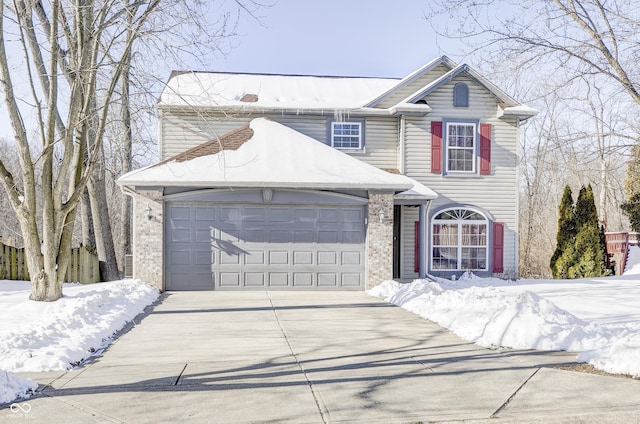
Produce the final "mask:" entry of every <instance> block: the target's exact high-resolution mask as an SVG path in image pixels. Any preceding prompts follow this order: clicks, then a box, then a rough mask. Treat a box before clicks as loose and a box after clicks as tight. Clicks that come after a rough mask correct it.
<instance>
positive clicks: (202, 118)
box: [118, 56, 536, 290]
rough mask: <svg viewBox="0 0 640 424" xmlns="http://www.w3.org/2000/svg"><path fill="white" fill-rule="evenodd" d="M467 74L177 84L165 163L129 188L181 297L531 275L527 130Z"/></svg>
mask: <svg viewBox="0 0 640 424" xmlns="http://www.w3.org/2000/svg"><path fill="white" fill-rule="evenodd" d="M535 113H536V111H535V110H533V109H531V108H529V107H527V106H525V105H523V104H521V103H518V102H517V101H516V100H514V99H513V98H512V97H510V96H509V95H508V94H506V93H505V92H503V91H502V90H500V89H499V88H497V87H496V86H495V85H493V84H492V83H491V82H489V81H488V80H487V79H486V78H484V77H483V76H481V75H480V74H478V73H477V72H476V71H474V70H473V69H472V68H470V67H469V66H467V65H457V64H455V63H454V62H452V61H451V60H450V59H449V58H447V57H444V56H443V57H440V58H437V59H435V60H433V61H431V62H429V63H428V64H426V65H425V66H423V67H422V68H420V69H418V70H417V71H415V72H413V73H412V74H410V75H408V76H407V77H405V78H403V79H387V78H353V77H320V76H298V75H262V74H236V73H214V72H174V73H173V74H172V75H171V77H170V78H169V81H168V82H167V84H166V87H165V89H164V91H163V93H162V95H161V97H160V100H159V102H158V114H159V156H160V158H159V159H160V162H158V163H157V164H154V165H152V166H149V167H146V168H143V169H139V170H136V171H132V172H130V173H128V174H126V175H124V176H122V177H121V178H120V179H119V180H118V183H119V184H120V185H121V186H122V187H123V190H125V192H127V193H129V194H130V195H131V196H132V197H133V198H134V225H133V228H134V235H133V244H134V252H133V253H134V275H135V277H137V278H142V279H144V280H146V281H148V282H150V283H153V284H155V285H157V286H158V287H159V288H161V289H165V290H191V289H193V290H213V289H216V290H217V289H256V288H257V289H265V288H269V289H274V288H282V289H358V290H363V289H365V288H369V287H371V286H374V285H376V284H379V283H380V282H382V281H383V280H385V279H392V278H396V279H413V278H417V277H424V276H426V275H427V274H432V275H437V276H446V277H453V276H454V275H460V274H461V273H462V272H464V271H467V270H471V271H473V272H475V273H477V274H480V275H496V276H508V277H513V276H515V275H516V274H517V263H518V255H517V250H518V172H517V166H518V163H517V154H518V133H519V131H518V127H519V125H520V124H521V123H522V122H523V121H525V120H526V119H528V118H530V117H532V116H534V115H535Z"/></svg>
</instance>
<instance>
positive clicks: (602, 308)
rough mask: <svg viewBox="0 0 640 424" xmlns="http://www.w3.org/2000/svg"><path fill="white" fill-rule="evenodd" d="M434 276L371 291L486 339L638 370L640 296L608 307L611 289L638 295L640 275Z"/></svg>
mask: <svg viewBox="0 0 640 424" xmlns="http://www.w3.org/2000/svg"><path fill="white" fill-rule="evenodd" d="M436 280H437V282H436V281H432V280H415V281H414V282H413V283H411V284H399V283H397V282H394V281H385V282H384V283H382V284H381V285H379V286H377V287H375V288H373V289H371V290H370V291H369V294H371V295H373V296H377V297H382V298H384V299H386V300H387V301H389V302H391V303H393V304H396V305H398V306H401V307H402V308H404V309H407V310H408V311H411V312H413V313H415V314H417V315H419V316H421V317H423V318H426V319H429V320H431V321H434V322H436V323H438V324H440V325H442V326H443V327H446V328H447V329H449V330H450V331H451V332H453V333H455V334H457V335H458V336H460V337H462V338H464V339H466V340H469V341H472V342H474V343H477V344H479V345H481V346H485V347H494V346H501V347H510V348H515V349H539V350H568V351H580V352H583V353H582V354H580V355H579V356H578V361H580V362H589V363H590V364H592V365H594V366H595V367H596V368H599V369H602V370H605V371H608V372H614V373H625V374H631V375H634V376H640V321H639V320H638V319H637V318H638V313H640V306H638V302H637V299H638V297H633V296H632V297H631V298H632V299H633V298H635V299H636V300H635V301H634V302H633V303H634V305H633V306H631V307H627V306H625V305H624V304H622V305H621V311H622V313H621V314H619V315H617V316H612V314H611V313H610V312H609V311H610V310H611V305H613V304H616V303H614V302H615V296H613V293H616V294H617V295H618V296H625V295H627V296H628V295H629V293H630V292H632V293H633V294H637V293H638V291H640V289H639V288H640V284H639V283H640V282H639V281H632V282H629V281H628V280H627V281H621V282H618V283H619V285H620V286H622V288H620V287H615V286H616V284H615V283H616V279H615V278H608V279H591V280H574V281H568V280H560V281H542V280H520V281H518V282H516V283H514V282H505V281H503V280H496V279H491V278H487V279H484V278H479V277H477V276H474V275H471V274H465V275H463V276H462V277H461V279H460V280H458V281H455V282H452V281H448V280H442V279H436ZM609 283H611V285H612V286H614V288H617V289H618V290H611V288H612V287H608V284H609ZM625 287H626V288H627V290H626V291H625V290H624V288H625ZM621 291H622V292H621ZM598 296H599V298H600V299H599V303H598V302H597V301H595V300H594V299H595V298H597V297H598ZM556 301H558V302H556ZM558 303H562V304H563V305H561V306H559V305H558ZM579 304H581V305H580V306H575V307H574V305H579ZM584 305H587V307H586V308H585V306H584ZM567 307H568V308H567ZM563 308H564V309H563ZM589 310H590V312H589Z"/></svg>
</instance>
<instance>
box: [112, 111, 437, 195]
mask: <svg viewBox="0 0 640 424" xmlns="http://www.w3.org/2000/svg"><path fill="white" fill-rule="evenodd" d="M236 145H237V146H236ZM214 146H222V149H219V148H217V150H216V148H215V147H214ZM225 146H234V147H236V149H235V150H228V149H226V148H225ZM187 153H188V154H187ZM117 182H118V184H119V185H121V186H129V187H171V186H173V187H175V186H180V187H200V188H204V187H207V188H215V187H224V188H231V187H271V188H311V189H331V190H335V189H363V190H385V191H395V192H406V191H408V193H407V194H413V195H414V196H415V197H414V198H416V199H426V200H428V199H435V198H436V197H437V194H436V193H435V192H433V191H432V190H430V189H428V188H427V187H425V186H423V185H422V184H420V183H418V182H416V181H414V180H412V179H411V178H409V177H406V176H404V175H395V174H391V173H389V172H387V171H383V170H382V169H378V168H376V167H374V166H372V165H369V164H367V163H365V162H362V161H361V160H359V159H356V158H353V157H351V156H349V155H347V154H345V153H343V152H340V151H339V150H336V149H334V148H333V147H330V146H327V145H326V144H323V143H321V142H319V141H317V140H315V139H313V138H311V137H308V136H306V135H304V134H301V133H299V132H297V131H295V130H293V129H291V128H289V127H286V126H284V125H282V124H279V123H277V122H274V121H271V120H269V119H265V118H258V119H254V120H252V121H251V122H250V123H249V125H248V126H246V127H242V128H240V129H237V130H235V131H232V132H230V133H228V134H226V135H224V136H222V137H220V139H219V140H212V141H209V142H207V143H204V144H202V145H200V146H197V147H196V148H193V149H190V150H189V151H187V152H184V153H181V154H179V155H176V156H174V157H172V158H170V159H168V160H166V161H163V162H160V163H158V164H155V165H152V166H149V167H146V168H142V169H139V170H135V171H131V172H129V173H127V174H125V175H123V176H122V177H120V178H119V179H118V181H117Z"/></svg>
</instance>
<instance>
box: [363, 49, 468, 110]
mask: <svg viewBox="0 0 640 424" xmlns="http://www.w3.org/2000/svg"><path fill="white" fill-rule="evenodd" d="M440 65H445V66H447V67H448V68H449V69H451V68H454V67H455V66H456V64H455V62H453V61H452V60H451V59H449V58H448V57H447V56H440V57H437V58H435V59H433V60H432V61H431V62H429V63H427V64H426V65H424V66H422V67H421V68H420V69H417V70H415V71H414V72H412V73H410V74H409V75H407V76H406V77H404V78H402V80H400V81H398V83H397V84H395V85H394V86H392V87H389V89H387V90H386V91H385V92H384V93H380V94H379V95H377V96H376V97H375V98H373V99H371V100H369V101H368V102H367V103H366V104H365V105H364V107H375V106H376V105H378V104H379V103H380V102H382V101H383V100H385V99H387V98H389V97H391V96H392V95H393V94H394V93H396V92H397V91H399V90H401V89H402V88H404V87H406V86H407V85H409V84H411V83H412V82H414V81H416V80H417V79H419V78H420V77H422V76H424V75H425V74H427V73H429V72H431V71H433V70H434V69H435V68H437V67H438V66H440Z"/></svg>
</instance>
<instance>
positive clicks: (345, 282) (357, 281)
mask: <svg viewBox="0 0 640 424" xmlns="http://www.w3.org/2000/svg"><path fill="white" fill-rule="evenodd" d="M340 277H341V279H342V287H361V286H362V285H363V284H362V274H360V273H357V272H343V273H342V274H341V275H340Z"/></svg>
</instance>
